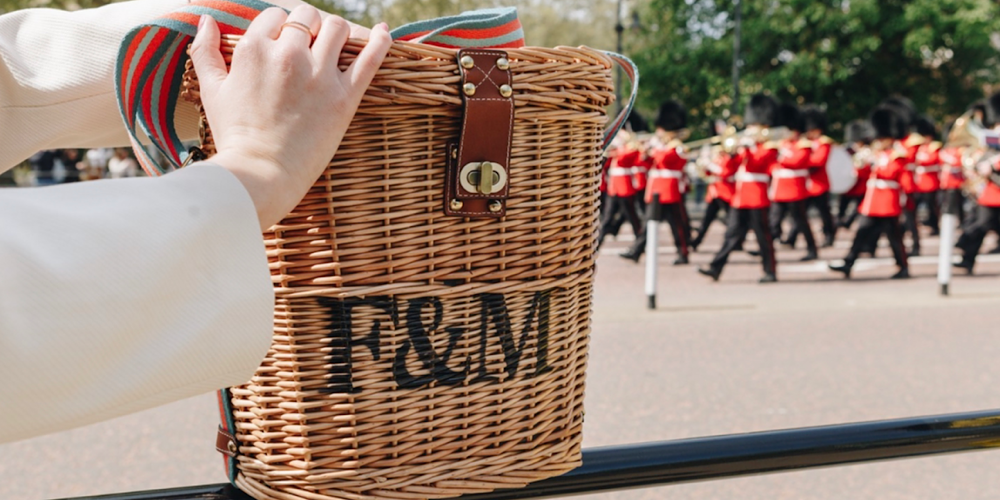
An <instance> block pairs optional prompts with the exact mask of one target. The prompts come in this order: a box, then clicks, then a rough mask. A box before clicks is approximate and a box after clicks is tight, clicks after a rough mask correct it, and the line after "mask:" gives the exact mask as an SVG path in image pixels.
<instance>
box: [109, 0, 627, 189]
mask: <svg viewBox="0 0 1000 500" xmlns="http://www.w3.org/2000/svg"><path fill="white" fill-rule="evenodd" d="M268 7H273V5H271V4H269V3H267V2H264V1H261V0H191V2H190V3H189V4H187V5H185V6H184V7H182V8H180V9H178V10H176V11H174V12H171V13H170V14H167V15H165V16H163V17H161V18H159V19H155V20H153V21H150V22H148V23H145V24H142V25H140V26H137V27H135V28H134V29H132V30H131V31H129V32H128V34H127V35H125V39H124V40H123V41H122V45H121V48H120V49H119V52H118V61H117V64H116V66H115V90H116V93H117V96H118V108H119V110H120V111H121V115H122V120H124V121H125V127H126V128H127V129H128V132H129V134H130V136H131V140H132V147H133V149H135V152H136V157H137V158H138V160H139V163H140V164H141V165H142V167H143V169H144V170H146V172H147V173H149V174H150V175H162V174H164V173H166V172H169V171H171V170H174V169H176V168H180V166H181V165H182V164H183V163H184V160H185V159H186V158H185V156H186V154H187V152H186V151H184V146H183V144H182V143H181V140H180V137H179V136H178V135H177V131H176V129H175V128H174V111H175V109H176V106H177V99H178V97H179V95H180V90H181V83H182V79H183V74H184V66H185V63H186V62H187V59H188V54H187V47H188V45H189V44H190V43H191V40H192V39H193V38H194V36H195V34H196V33H197V31H198V21H199V19H200V18H201V16H204V15H208V16H212V17H213V18H215V20H216V21H217V22H218V23H219V28H220V30H221V31H222V33H223V34H232V35H239V34H243V33H245V32H246V29H247V27H248V26H250V22H251V21H252V20H253V19H254V18H255V17H257V15H258V14H260V12H261V11H263V10H264V9H266V8H268ZM392 35H393V38H394V39H396V40H409V41H414V42H419V43H426V44H431V45H437V46H441V47H448V48H467V47H480V48H517V47H523V46H524V32H523V30H522V29H521V23H520V21H518V18H517V9H514V8H512V7H506V8H498V9H486V10H479V11H473V12H467V13H464V14H461V15H458V16H451V17H442V18H438V19H432V20H429V21H421V22H417V23H412V24H408V25H405V26H402V27H400V28H397V29H395V30H393V32H392ZM608 55H609V56H610V57H611V58H612V59H614V60H615V61H616V62H617V63H618V64H620V65H621V66H622V68H623V69H624V70H625V73H626V75H627V76H628V77H629V79H630V80H631V81H632V84H633V85H632V92H631V94H630V97H629V100H628V102H627V104H626V105H625V106H623V109H622V113H621V114H620V115H619V116H618V117H617V119H616V120H615V121H613V122H612V123H611V124H610V125H609V127H608V129H607V133H606V134H605V147H607V144H609V143H610V141H611V138H612V137H614V134H615V133H617V132H618V130H619V129H620V128H621V124H622V123H624V120H625V118H626V117H627V116H628V113H629V112H630V111H631V109H632V105H633V103H634V101H635V95H636V89H637V88H638V72H637V71H636V69H635V65H634V64H632V62H631V61H629V60H628V59H627V58H625V57H623V56H620V55H617V54H612V53H608ZM139 130H141V131H142V133H143V134H145V135H146V137H148V138H149V139H150V140H151V141H152V143H153V145H154V146H155V147H156V149H157V150H159V152H160V153H161V154H162V156H163V157H164V158H165V159H166V163H167V165H162V164H161V163H160V162H158V161H156V160H155V159H154V158H153V157H152V156H151V155H150V154H148V153H147V151H146V149H145V148H143V147H142V146H141V142H140V141H139V135H138V131H139Z"/></svg>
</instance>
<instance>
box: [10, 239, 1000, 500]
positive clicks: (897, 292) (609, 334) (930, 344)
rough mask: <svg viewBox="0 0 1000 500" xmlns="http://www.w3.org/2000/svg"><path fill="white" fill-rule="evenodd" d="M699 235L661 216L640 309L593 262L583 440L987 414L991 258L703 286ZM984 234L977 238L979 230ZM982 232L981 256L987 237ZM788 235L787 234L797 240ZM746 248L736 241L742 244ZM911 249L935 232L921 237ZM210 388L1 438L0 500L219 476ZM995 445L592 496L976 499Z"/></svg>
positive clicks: (635, 277)
mask: <svg viewBox="0 0 1000 500" xmlns="http://www.w3.org/2000/svg"><path fill="white" fill-rule="evenodd" d="M722 230H723V228H722V226H721V225H719V224H717V225H716V226H715V227H713V230H712V231H711V232H710V235H709V238H708V239H707V240H706V242H705V244H704V245H703V247H702V248H701V249H700V250H701V251H700V253H697V254H694V255H693V257H692V262H693V263H692V264H691V265H688V266H671V265H670V264H671V261H672V260H673V258H672V255H671V254H672V252H673V250H672V249H671V248H669V246H668V245H669V242H670V236H669V231H668V230H667V227H666V226H665V225H664V226H661V238H660V241H661V242H663V245H664V248H662V249H661V253H662V254H663V255H662V256H661V258H660V259H659V271H660V274H659V280H658V286H659V296H658V300H659V307H658V309H657V310H655V311H649V310H647V309H646V298H645V294H644V292H643V276H644V270H643V265H642V264H633V263H632V262H629V261H626V260H624V259H621V258H619V257H617V256H616V255H615V254H617V253H618V252H620V251H622V250H624V249H625V248H626V247H627V246H628V244H629V243H630V241H629V240H630V238H629V235H628V234H623V235H622V236H621V237H620V239H619V241H611V240H609V241H608V242H606V244H605V246H604V248H603V249H602V251H601V256H600V258H599V260H598V273H597V285H596V288H595V301H594V331H593V337H592V343H591V357H590V365H589V372H588V383H587V396H586V405H587V419H586V423H585V427H584V432H585V435H584V445H585V446H587V447H591V446H603V445H612V444H625V443H634V442H643V441H656V440H670V439H679V438H687V437H697V436H708V435H718V434H730V433H742V432H752V431H761V430H770V429H782V428H793V427H802V426H813V425H825V424H836V423H846V422H857V421H866V420H880V419H888V418H902V417H910V416H919V415H932V414H941V413H954V412H965V411H974V410H984V409H993V408H1000V389H998V387H1000V363H997V360H998V359H1000V334H998V329H997V327H996V325H997V318H998V314H1000V279H998V277H1000V257H994V256H984V258H983V260H981V261H980V263H979V264H978V265H977V268H976V274H975V275H973V276H964V275H962V273H958V274H959V275H957V276H956V277H955V278H954V281H953V283H952V287H951V291H952V293H951V295H950V296H949V297H941V296H940V295H939V294H938V285H937V282H936V279H935V274H936V269H937V267H936V258H935V257H917V258H914V259H913V263H912V269H911V272H912V273H913V274H914V278H913V279H910V280H903V281H890V280H888V279H887V278H888V276H890V275H892V274H893V273H894V272H895V266H894V265H893V263H892V259H891V258H889V256H890V253H889V250H888V248H880V249H879V251H878V258H876V259H865V260H862V261H859V262H858V265H857V266H856V268H855V271H856V272H855V273H854V278H853V279H851V280H845V279H843V278H842V277H841V276H840V275H838V274H836V273H832V272H830V271H828V270H826V269H825V261H826V260H832V259H837V258H840V257H842V256H843V254H844V253H846V251H847V250H846V249H847V246H848V245H849V242H850V235H849V234H846V233H845V234H842V235H841V236H840V237H839V239H838V241H837V245H836V246H835V247H834V248H828V249H823V250H822V252H821V258H822V259H824V261H823V262H815V263H800V262H798V261H797V260H798V258H799V257H801V256H802V255H804V253H805V251H804V250H802V249H799V250H788V249H781V250H780V251H779V256H778V261H779V264H778V266H779V267H778V277H779V280H780V281H779V282H778V283H774V284H767V285H760V284H757V283H756V280H757V278H758V277H759V276H760V272H761V269H760V264H759V259H757V258H754V257H750V256H748V255H747V254H744V253H737V254H734V256H733V258H732V260H731V261H730V264H729V265H728V266H727V267H726V269H725V272H724V274H723V275H722V278H721V279H720V280H719V281H718V282H716V283H713V282H711V280H709V279H707V278H705V277H703V276H700V275H698V274H697V273H696V272H695V269H694V268H695V266H697V265H704V264H705V263H707V262H708V261H709V260H710V258H711V254H712V252H714V251H715V250H717V249H718V247H719V244H720V242H721V234H722ZM991 238H992V237H991ZM994 242H995V240H993V239H990V240H988V241H987V243H986V244H985V245H984V249H990V248H993V245H994V244H995V243H994ZM800 244H801V243H800ZM752 247H753V244H752V243H748V248H752ZM923 249H924V254H925V255H931V254H936V252H937V241H936V239H935V238H930V237H925V238H924V241H923ZM216 418H217V417H216V410H215V401H214V397H213V395H211V394H206V395H204V396H199V397H196V398H192V399H188V400H185V401H181V402H178V403H174V404H171V405H168V406H164V407H161V408H157V409H153V410H150V411H146V412H143V413H139V414H135V415H131V416H128V417H123V418H119V419H117V420H114V421H110V422H105V423H102V424H97V425H92V426H89V427H84V428H80V429H76V430H72V431H68V432H63V433H60V434H55V435H50V436H45V437H41V438H37V439H33V440H28V441H22V442H18V443H12V444H7V445H2V446H0V500H8V499H16V500H46V499H52V498H62V497H70V496H80V495H96V494H103V493H113V492H123V491H132V490H144V489H154V488H166V487H175V486H183V485H197V484H206V483H216V482H223V481H224V480H225V477H224V474H223V471H222V460H221V458H220V456H219V455H218V454H217V453H216V452H215V451H214V449H213V446H214V429H215V426H216ZM998 470H1000V451H992V452H990V451H985V452H974V453H965V454H958V455H948V456H938V457H930V458H920V459H908V460H900V461H893V462H884V463H878V464H864V465H854V466H848V467H835V468H827V469H819V470H812V471H801V472H794V473H781V474H772V475H766V476H757V477H748V478H740V479H725V480H718V481H709V482H703V483H694V484H688V485H677V486H670V487H661V488H651V489H644V490H632V491H624V492H614V493H606V494H600V495H592V496H591V497H586V498H599V499H601V500H612V499H614V500H645V499H670V500H688V499H690V500H694V499H699V500H709V499H713V500H714V499H733V500H765V499H767V500H784V499H788V500H792V499H794V500H835V499H836V500H841V499H879V500H890V499H900V500H902V499H907V500H923V499H926V500H931V499H933V500H943V499H962V500H980V499H982V500H986V499H991V500H992V499H995V498H997V497H998V493H997V491H998V489H1000V488H998V487H1000V474H998V473H997V471H998Z"/></svg>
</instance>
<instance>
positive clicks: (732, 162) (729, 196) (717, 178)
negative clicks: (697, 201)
mask: <svg viewBox="0 0 1000 500" xmlns="http://www.w3.org/2000/svg"><path fill="white" fill-rule="evenodd" d="M739 166H740V165H739V157H737V156H732V155H727V154H725V153H723V154H722V155H721V156H719V158H717V159H716V161H713V162H712V163H711V164H709V166H708V172H709V173H710V174H712V177H711V179H712V183H711V184H709V186H708V190H707V192H706V193H705V202H707V203H711V201H712V200H714V199H715V198H719V199H720V200H722V201H724V202H726V203H732V202H733V195H734V194H735V193H736V177H735V175H736V170H737V169H738V168H739Z"/></svg>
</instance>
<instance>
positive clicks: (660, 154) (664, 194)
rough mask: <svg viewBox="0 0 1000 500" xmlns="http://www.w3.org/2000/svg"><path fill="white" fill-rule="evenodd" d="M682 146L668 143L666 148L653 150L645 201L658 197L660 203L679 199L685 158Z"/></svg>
mask: <svg viewBox="0 0 1000 500" xmlns="http://www.w3.org/2000/svg"><path fill="white" fill-rule="evenodd" d="M683 154H684V147H683V146H677V145H668V146H667V147H666V148H663V149H658V150H656V151H654V152H653V167H652V168H651V169H649V183H648V184H647V185H646V203H650V202H652V201H653V197H654V196H656V197H658V198H659V200H660V203H677V202H679V201H681V181H682V180H683V179H684V166H685V165H687V159H686V158H684V157H683V156H682V155H683Z"/></svg>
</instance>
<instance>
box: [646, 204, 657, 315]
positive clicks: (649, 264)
mask: <svg viewBox="0 0 1000 500" xmlns="http://www.w3.org/2000/svg"><path fill="white" fill-rule="evenodd" d="M653 203H656V202H655V201H654V202H653ZM658 225H659V223H658V221H655V220H648V221H646V298H647V299H648V301H647V303H646V307H648V308H650V309H656V258H657V257H658V256H659V253H658V252H657V249H658V248H659V245H658V242H657V239H658V237H659V235H658V234H657V231H656V230H657V226H658Z"/></svg>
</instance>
